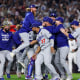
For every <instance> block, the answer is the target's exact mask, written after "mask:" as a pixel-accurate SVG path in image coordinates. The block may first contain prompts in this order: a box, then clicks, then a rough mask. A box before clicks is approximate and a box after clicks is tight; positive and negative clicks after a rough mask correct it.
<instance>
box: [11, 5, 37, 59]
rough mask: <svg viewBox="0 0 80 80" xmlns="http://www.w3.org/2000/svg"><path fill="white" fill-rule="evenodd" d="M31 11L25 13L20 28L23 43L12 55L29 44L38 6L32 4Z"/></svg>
mask: <svg viewBox="0 0 80 80" xmlns="http://www.w3.org/2000/svg"><path fill="white" fill-rule="evenodd" d="M28 9H29V11H28V12H27V13H26V15H25V19H24V21H23V25H22V28H21V29H20V30H19V36H20V37H21V39H22V41H23V43H22V44H21V45H20V46H19V47H18V48H17V49H15V50H13V51H12V53H11V56H12V57H13V56H14V55H15V54H16V52H19V51H20V50H22V49H24V48H26V47H28V46H29V44H30V42H29V32H30V31H31V29H30V26H31V25H32V24H33V23H35V20H34V15H35V14H36V10H37V8H36V6H35V5H31V6H30V7H29V8H28Z"/></svg>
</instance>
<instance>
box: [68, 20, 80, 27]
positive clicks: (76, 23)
mask: <svg viewBox="0 0 80 80" xmlns="http://www.w3.org/2000/svg"><path fill="white" fill-rule="evenodd" d="M70 24H71V25H76V26H79V22H78V21H76V20H75V21H72V22H71V23H70Z"/></svg>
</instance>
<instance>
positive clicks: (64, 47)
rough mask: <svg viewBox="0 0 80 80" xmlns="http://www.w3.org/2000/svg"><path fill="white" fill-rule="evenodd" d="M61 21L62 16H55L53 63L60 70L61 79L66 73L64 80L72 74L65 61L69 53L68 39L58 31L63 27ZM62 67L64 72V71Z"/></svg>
mask: <svg viewBox="0 0 80 80" xmlns="http://www.w3.org/2000/svg"><path fill="white" fill-rule="evenodd" d="M63 22H64V19H63V18H62V17H58V18H56V28H54V29H53V33H54V34H55V36H56V44H57V52H56V54H55V65H56V67H57V68H58V70H59V71H60V74H61V80H64V79H65V78H66V73H67V75H68V76H67V79H66V80H71V79H72V76H71V73H70V71H69V68H68V64H67V63H66V57H67V55H68V53H69V45H68V39H67V37H66V36H65V35H64V34H63V33H62V32H61V31H60V29H61V28H64V26H63ZM64 69H65V71H66V73H65V72H64Z"/></svg>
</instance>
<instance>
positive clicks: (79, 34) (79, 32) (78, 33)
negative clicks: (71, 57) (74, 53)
mask: <svg viewBox="0 0 80 80" xmlns="http://www.w3.org/2000/svg"><path fill="white" fill-rule="evenodd" d="M72 36H73V37H74V38H76V40H77V45H78V47H80V28H77V29H76V30H75V32H74V33H73V34H72Z"/></svg>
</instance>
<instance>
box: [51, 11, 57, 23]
mask: <svg viewBox="0 0 80 80" xmlns="http://www.w3.org/2000/svg"><path fill="white" fill-rule="evenodd" d="M56 17H57V15H56V14H55V13H51V14H50V18H51V19H52V20H53V22H55V20H56Z"/></svg>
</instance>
